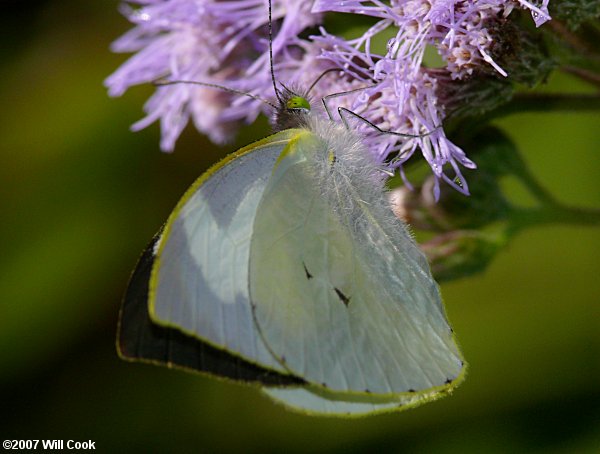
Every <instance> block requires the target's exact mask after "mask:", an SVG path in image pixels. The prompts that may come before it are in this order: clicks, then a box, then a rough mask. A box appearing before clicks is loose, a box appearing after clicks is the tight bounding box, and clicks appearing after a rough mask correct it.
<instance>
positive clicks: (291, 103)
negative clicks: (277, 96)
mask: <svg viewBox="0 0 600 454" xmlns="http://www.w3.org/2000/svg"><path fill="white" fill-rule="evenodd" d="M285 106H286V107H287V108H288V109H306V110H310V104H309V103H308V101H307V100H306V98H303V97H302V96H293V97H291V98H290V99H289V100H288V101H287V103H286V105H285Z"/></svg>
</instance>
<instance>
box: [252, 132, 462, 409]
mask: <svg viewBox="0 0 600 454" xmlns="http://www.w3.org/2000/svg"><path fill="white" fill-rule="evenodd" d="M355 151H356V150H355ZM358 151H359V152H362V153H365V154H366V152H365V151H364V149H361V150H358ZM345 154H346V150H345V149H344V147H343V146H341V145H338V144H336V143H335V141H334V142H332V141H331V140H330V139H328V138H323V137H318V136H316V135H315V134H312V133H310V132H308V131H304V132H300V133H298V134H297V135H296V136H295V137H293V138H291V140H290V142H289V144H288V146H287V148H286V150H285V151H284V153H283V154H282V156H283V158H282V159H280V162H279V164H278V166H277V167H276V169H275V171H274V174H273V176H272V177H271V179H270V180H269V184H268V185H267V187H266V189H265V191H264V194H263V196H262V199H261V201H260V204H259V206H258V209H257V212H256V217H255V221H254V229H253V235H252V241H251V247H250V265H249V273H250V280H249V281H250V299H251V304H252V308H253V313H254V317H255V320H256V324H257V327H258V329H259V331H260V333H261V336H262V338H263V340H264V341H265V344H266V345H267V347H268V348H269V350H270V351H271V352H272V353H273V355H274V356H275V357H277V358H278V359H279V361H280V362H281V363H282V364H284V365H285V367H286V368H287V369H288V370H289V371H290V373H292V374H294V375H297V376H299V377H302V378H303V379H305V380H306V381H307V382H309V383H312V384H314V385H316V386H318V387H322V388H325V389H328V390H330V391H332V392H337V393H340V392H341V393H358V394H380V395H384V396H390V397H392V396H398V395H402V394H403V395H405V396H407V398H409V397H408V396H413V395H414V393H415V392H416V393H417V395H419V393H421V398H422V399H424V398H426V395H427V394H431V393H438V392H442V391H444V390H446V389H449V388H451V387H453V386H455V385H456V384H457V383H458V381H459V380H460V379H461V378H462V371H463V368H464V363H463V361H462V357H461V355H460V352H459V351H458V348H457V346H456V343H455V341H454V337H453V335H452V330H451V328H450V326H449V324H448V321H447V320H446V317H445V314H444V310H443V306H442V302H441V298H440V295H439V290H438V287H437V285H436V283H435V281H434V280H433V278H432V277H431V274H430V271H429V267H428V265H427V262H426V260H425V259H424V257H423V255H422V254H421V253H420V251H419V250H418V248H417V246H416V244H415V243H414V241H413V240H412V238H411V237H410V235H409V234H408V232H407V230H406V228H405V227H404V226H403V225H402V224H401V222H400V221H399V220H397V219H395V218H394V217H393V214H392V213H391V210H390V209H389V207H388V205H387V202H385V195H384V193H383V191H381V190H378V191H373V190H371V189H369V188H373V182H372V181H370V179H371V178H372V175H373V173H374V172H371V171H370V170H369V169H368V168H365V165H366V164H365V162H362V161H360V159H358V160H357V159H355V157H352V156H351V157H350V158H349V159H345V158H344V157H345ZM332 156H333V157H334V158H333V159H332ZM367 167H368V166H367ZM372 168H373V165H372V164H371V169H372ZM410 398H411V399H413V398H414V397H410ZM417 398H418V397H417Z"/></svg>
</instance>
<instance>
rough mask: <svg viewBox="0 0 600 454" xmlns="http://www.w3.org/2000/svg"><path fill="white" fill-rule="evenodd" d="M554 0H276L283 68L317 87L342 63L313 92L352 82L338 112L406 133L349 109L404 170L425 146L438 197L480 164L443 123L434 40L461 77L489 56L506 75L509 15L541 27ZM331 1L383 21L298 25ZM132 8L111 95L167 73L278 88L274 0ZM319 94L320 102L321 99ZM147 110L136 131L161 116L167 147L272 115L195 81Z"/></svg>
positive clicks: (268, 91)
mask: <svg viewBox="0 0 600 454" xmlns="http://www.w3.org/2000/svg"><path fill="white" fill-rule="evenodd" d="M131 5H136V7H133V6H131ZM547 6H548V0H538V1H536V2H535V3H532V2H527V1H524V0H479V1H456V0H408V1H406V0H391V1H389V2H385V3H384V2H382V1H380V0H372V1H367V0H345V1H340V0H315V1H314V2H310V1H307V0H273V28H274V38H273V56H274V68H275V74H276V75H277V78H278V80H282V81H285V83H286V85H287V86H290V85H291V86H298V87H304V88H306V87H309V86H311V84H312V83H313V82H314V81H315V80H316V79H317V78H318V77H319V76H320V75H321V74H323V72H324V71H325V70H327V69H330V68H339V69H340V72H332V73H330V74H327V75H325V76H324V77H323V78H322V79H321V80H320V81H319V83H318V84H317V85H316V86H315V87H314V89H313V91H312V93H311V95H312V98H313V99H317V100H318V99H320V98H323V97H325V96H326V95H330V94H333V93H340V92H347V91H351V93H348V94H346V95H343V96H339V97H335V98H330V106H329V107H331V109H330V110H331V111H332V112H335V113H336V115H334V116H337V111H336V109H335V108H337V107H345V108H346V109H348V110H350V111H351V112H353V113H355V114H357V115H360V116H361V117H363V118H364V119H365V120H367V121H368V122H370V123H372V125H375V126H376V127H378V128H380V129H382V130H389V131H392V132H394V133H396V134H380V133H377V131H376V128H374V127H370V126H368V123H367V122H365V121H359V119H357V118H356V117H355V116H352V115H350V114H347V115H350V116H352V118H350V119H348V118H346V120H347V121H354V122H356V121H358V123H360V124H359V125H358V126H359V127H360V128H361V129H362V131H364V133H365V141H366V142H367V144H368V146H369V149H370V150H371V151H372V152H373V153H374V154H375V156H377V157H378V158H379V159H380V160H381V162H382V163H383V162H386V163H388V164H389V165H390V166H391V167H393V168H398V169H399V170H400V173H401V175H402V176H403V177H404V170H403V165H404V164H405V163H406V161H407V160H408V159H410V158H411V157H412V156H413V155H414V153H415V152H416V151H417V150H420V153H421V154H422V155H423V157H424V158H425V159H426V160H427V162H428V163H429V164H430V166H431V168H432V170H433V174H434V176H435V184H434V194H435V196H436V198H437V197H438V195H439V190H440V188H439V182H440V181H441V180H444V181H446V182H447V183H448V184H450V185H452V186H454V187H455V188H456V189H457V190H459V191H461V192H463V193H465V194H468V186H467V184H466V181H465V180H464V178H463V177H462V174H461V171H460V166H463V167H466V168H474V167H475V164H474V163H473V162H472V161H471V160H469V159H468V158H467V157H466V155H465V153H464V152H463V150H461V149H460V148H459V147H457V146H456V145H455V144H453V143H452V142H451V141H450V140H449V139H448V138H447V137H446V135H445V133H444V131H443V129H442V125H443V120H444V118H445V111H444V106H443V105H442V104H441V103H440V102H439V101H438V98H437V96H436V88H437V86H438V85H439V83H440V82H439V81H438V79H437V76H436V74H435V73H434V72H432V71H427V70H426V69H425V68H424V67H423V65H422V60H423V56H424V53H425V48H426V46H428V45H429V46H435V48H436V49H437V50H438V52H439V54H440V55H441V57H442V58H443V59H444V61H445V62H446V69H447V71H448V72H449V74H450V75H451V77H452V78H453V79H463V78H465V77H467V76H469V75H471V74H472V73H473V71H474V70H475V69H477V68H480V67H483V68H485V67H488V68H489V67H490V66H491V67H492V68H493V69H494V70H495V71H497V72H498V73H499V74H501V75H503V76H505V77H506V76H507V73H506V72H505V71H504V70H503V69H502V68H501V67H500V66H499V65H498V64H497V63H496V62H495V61H494V59H493V58H492V56H491V55H492V54H493V52H492V51H491V50H490V49H491V45H492V44H493V42H494V33H493V32H494V27H498V26H499V24H500V22H499V18H501V17H506V16H508V15H509V14H510V13H511V11H512V10H513V9H514V8H515V7H520V8H524V9H528V10H530V11H531V14H532V16H533V19H534V21H535V24H536V26H539V25H541V24H543V23H544V22H545V21H547V20H549V19H550V16H549V15H548V8H547ZM311 8H312V9H311ZM326 11H334V12H341V13H354V14H361V15H369V16H372V17H375V18H376V19H377V20H376V22H375V24H374V25H373V26H372V27H370V28H369V29H368V30H366V31H365V32H364V33H363V34H362V35H361V36H359V37H357V38H355V39H352V40H344V39H341V38H339V37H335V36H333V35H330V34H328V33H327V32H326V31H325V30H324V29H321V34H320V35H317V36H312V37H310V39H308V40H307V39H301V38H300V37H299V35H300V34H301V33H302V32H303V31H305V30H306V29H307V28H308V27H311V26H314V25H317V24H319V23H320V22H321V14H320V13H322V12H326ZM123 12H124V14H125V15H126V17H127V18H128V19H129V20H130V21H131V22H132V23H134V24H135V27H134V28H133V29H132V30H131V31H129V32H128V33H126V34H125V35H124V36H122V37H121V38H120V39H118V40H117V41H116V42H115V43H114V44H113V50H115V51H117V52H136V54H135V55H134V56H132V57H131V58H130V59H129V60H128V61H127V62H125V63H124V64H123V66H121V68H119V69H118V70H117V71H116V72H115V73H114V74H112V75H111V76H110V77H109V78H108V79H107V80H106V85H107V86H108V88H109V93H110V94H111V95H112V96H119V95H121V94H122V93H123V92H124V91H125V90H126V89H127V88H129V87H130V86H132V85H136V84H142V83H148V82H152V81H155V80H157V79H166V80H187V81H197V82H204V83H209V84H217V85H220V86H224V87H228V88H231V89H234V90H239V91H243V92H246V93H250V94H253V95H255V96H257V97H260V98H265V97H267V98H272V97H273V96H272V95H273V87H272V82H271V75H270V71H269V66H270V62H269V54H268V33H267V25H268V15H267V2H266V1H265V0H228V1H222V0H135V1H133V0H132V1H129V3H128V4H126V5H125V6H124V7H123ZM387 29H391V30H392V32H393V38H392V39H390V40H389V42H388V47H387V51H386V53H385V54H384V55H378V54H375V53H374V52H373V51H372V49H371V41H372V39H373V37H374V36H375V35H377V34H379V33H381V32H382V31H384V30H387ZM315 104H316V106H315V107H316V108H317V110H318V108H319V103H315ZM144 110H145V112H146V117H144V118H143V119H141V120H140V121H138V122H137V123H135V124H134V125H133V126H132V129H134V130H138V129H141V128H144V127H146V126H148V125H149V124H151V123H153V122H154V121H157V120H160V123H161V130H162V138H161V148H162V149H163V150H166V151H171V150H172V149H173V148H174V144H175V141H176V139H177V137H178V136H179V134H180V133H181V131H182V130H183V128H184V127H185V126H186V124H187V123H188V121H189V120H192V121H193V122H194V124H195V126H196V128H197V129H199V130H200V131H202V132H204V133H205V134H207V135H209V137H210V138H211V140H213V141H215V142H224V141H226V140H227V139H229V138H231V137H232V135H233V133H234V132H235V131H236V130H237V128H238V127H239V126H240V125H241V124H242V123H243V122H247V123H250V122H252V121H254V120H255V119H256V117H257V116H258V115H259V114H260V113H265V114H270V113H272V112H271V107H270V106H269V105H268V104H265V103H263V102H261V101H260V100H259V99H253V98H250V97H247V96H243V95H239V94H236V93H232V92H228V91H223V90H217V89H214V88H209V87H200V86H197V85H190V84H176V85H168V86H162V87H158V88H157V90H156V92H155V94H154V95H153V96H152V97H151V98H150V99H149V100H148V101H147V103H146V105H145V106H144ZM321 114H323V113H321ZM335 119H337V118H335ZM398 134H408V135H410V136H408V137H402V136H399V135H398ZM412 136H419V137H412ZM405 181H406V179H405ZM406 183H407V185H409V186H410V183H409V182H408V181H406Z"/></svg>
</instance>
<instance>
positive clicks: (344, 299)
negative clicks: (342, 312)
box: [333, 287, 350, 307]
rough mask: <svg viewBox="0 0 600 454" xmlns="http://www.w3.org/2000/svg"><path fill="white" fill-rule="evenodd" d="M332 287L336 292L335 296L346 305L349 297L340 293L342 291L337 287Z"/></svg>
mask: <svg viewBox="0 0 600 454" xmlns="http://www.w3.org/2000/svg"><path fill="white" fill-rule="evenodd" d="M333 289H334V290H335V293H336V294H337V296H338V298H339V299H340V301H341V302H342V303H344V305H345V306H346V307H347V306H348V304H349V303H350V297H348V296H346V295H344V294H343V293H342V291H341V290H340V289H339V288H337V287H333Z"/></svg>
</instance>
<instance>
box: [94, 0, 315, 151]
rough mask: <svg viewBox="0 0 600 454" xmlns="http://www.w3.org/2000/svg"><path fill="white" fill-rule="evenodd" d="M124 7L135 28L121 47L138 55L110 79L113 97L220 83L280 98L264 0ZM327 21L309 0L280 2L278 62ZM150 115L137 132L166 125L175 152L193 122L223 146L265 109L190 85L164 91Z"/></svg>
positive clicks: (142, 1)
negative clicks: (151, 86) (140, 88)
mask: <svg viewBox="0 0 600 454" xmlns="http://www.w3.org/2000/svg"><path fill="white" fill-rule="evenodd" d="M130 3H137V4H139V5H140V7H139V8H132V7H131V6H129V5H126V6H124V7H123V8H122V9H123V12H124V14H125V15H126V17H127V18H128V19H129V20H130V21H131V22H133V23H134V24H135V27H134V28H133V29H132V30H131V31H129V32H128V33H126V34H125V35H123V36H122V37H121V38H119V39H118V40H117V41H115V42H114V43H113V46H112V49H113V50H114V51H115V52H137V54H135V55H134V56H133V57H131V58H130V59H129V60H128V61H127V62H125V64H123V66H121V67H120V68H119V69H118V70H117V71H116V72H115V73H114V74H112V75H111V76H110V77H109V78H107V79H106V82H105V83H106V85H107V87H108V88H109V94H110V95H111V96H120V95H121V94H122V93H123V92H124V91H125V90H126V89H127V88H129V87H131V86H133V85H137V84H142V83H149V82H152V81H155V80H157V79H168V80H189V81H201V82H207V83H212V84H218V85H222V86H226V87H229V88H233V89H238V90H242V91H245V92H249V93H254V94H256V95H259V96H265V94H268V93H269V94H270V93H271V92H272V87H271V79H270V75H269V71H268V68H269V56H268V52H267V49H268V42H267V40H266V36H267V33H266V30H267V28H266V27H267V23H268V16H267V12H266V5H265V2H264V1H263V0H235V1H226V2H223V1H214V0H196V1H195V0H162V1H161V0H137V1H135V2H133V1H132V2H130ZM319 17H320V16H319V15H316V14H313V13H311V12H310V11H309V5H307V2H305V1H303V0H279V1H277V2H276V4H275V5H274V8H273V19H274V20H279V19H281V20H280V21H279V32H278V33H277V35H276V36H275V39H274V41H273V51H274V55H275V57H278V56H279V54H280V53H282V52H284V50H285V49H286V46H287V45H288V43H289V42H290V41H291V40H295V39H296V37H297V35H298V34H299V33H300V32H301V31H302V30H303V29H304V28H306V27H308V26H310V25H313V24H314V23H315V22H316V21H317V20H318V19H319ZM144 110H145V112H146V114H147V115H146V117H145V118H143V119H142V120H140V121H139V122H137V123H136V124H134V125H133V126H132V129H134V130H139V129H142V128H145V127H146V126H148V125H149V124H151V123H153V122H154V121H157V120H160V122H161V131H162V139H161V148H162V149H163V150H165V151H171V150H173V148H174V145H175V141H176V139H177V137H178V136H179V134H180V133H181V131H182V130H183V128H184V127H185V125H186V124H187V123H188V121H189V120H190V119H192V120H193V121H194V124H195V125H196V127H197V128H198V129H199V130H200V131H202V132H204V133H205V134H207V135H208V136H209V137H210V138H211V140H213V141H215V142H224V141H226V140H227V139H228V138H230V137H231V134H232V132H233V131H234V130H236V129H237V128H238V127H239V125H240V122H241V121H246V122H252V121H254V119H256V117H257V115H258V114H259V113H261V112H262V111H265V110H266V108H265V105H264V104H263V103H261V102H260V101H256V100H252V99H250V98H246V97H242V98H240V97H239V95H235V94H232V93H228V92H223V91H219V90H215V89H211V88H204V87H198V86H191V85H186V84H177V85H169V86H164V87H159V88H157V90H156V93H155V94H154V95H153V96H152V97H151V98H150V99H149V100H148V102H147V103H146V105H145V106H144Z"/></svg>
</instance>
